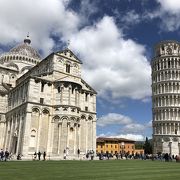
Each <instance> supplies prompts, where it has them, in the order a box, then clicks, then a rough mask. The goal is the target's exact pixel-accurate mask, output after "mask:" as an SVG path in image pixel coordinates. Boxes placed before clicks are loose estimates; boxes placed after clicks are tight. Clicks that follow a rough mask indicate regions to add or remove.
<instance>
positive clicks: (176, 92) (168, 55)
mask: <svg viewBox="0 0 180 180" xmlns="http://www.w3.org/2000/svg"><path fill="white" fill-rule="evenodd" d="M151 66H152V113H153V153H154V154H156V153H168V154H170V155H178V154H180V43H179V42H177V41H171V40H170V41H163V42H160V43H159V44H157V45H156V47H155V57H154V58H153V59H152V64H151Z"/></svg>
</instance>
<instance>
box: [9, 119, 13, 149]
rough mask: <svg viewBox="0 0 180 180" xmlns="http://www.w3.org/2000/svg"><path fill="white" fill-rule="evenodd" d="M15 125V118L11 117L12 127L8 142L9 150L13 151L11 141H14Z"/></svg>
mask: <svg viewBox="0 0 180 180" xmlns="http://www.w3.org/2000/svg"><path fill="white" fill-rule="evenodd" d="M13 126H14V121H13V118H12V119H11V128H10V134H9V142H8V150H9V151H11V150H12V149H11V144H12V143H11V141H12V136H13Z"/></svg>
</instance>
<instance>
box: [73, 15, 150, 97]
mask: <svg viewBox="0 0 180 180" xmlns="http://www.w3.org/2000/svg"><path fill="white" fill-rule="evenodd" d="M70 40H71V46H70V48H72V49H73V50H74V51H75V52H76V53H78V54H79V55H80V56H81V58H82V60H83V62H84V68H83V69H84V72H83V76H84V77H85V79H86V80H87V81H88V82H89V83H90V84H91V85H92V86H93V87H94V88H95V89H96V90H97V91H98V93H99V96H101V97H103V98H110V99H111V98H112V99H117V98H120V97H129V98H132V99H144V98H146V97H147V96H149V95H150V94H151V89H150V84H151V77H150V74H151V68H150V65H149V62H148V61H147V59H146V57H145V55H144V53H145V47H144V46H142V45H140V44H138V43H136V42H135V41H133V40H131V39H125V38H124V37H123V33H122V32H121V31H120V30H119V29H118V28H117V26H116V24H115V22H114V19H113V18H112V17H108V16H105V17H104V18H103V19H101V20H100V21H99V22H97V23H95V24H94V25H93V26H90V27H85V28H83V29H82V30H81V31H79V32H77V33H76V34H73V35H72V36H71V37H70Z"/></svg>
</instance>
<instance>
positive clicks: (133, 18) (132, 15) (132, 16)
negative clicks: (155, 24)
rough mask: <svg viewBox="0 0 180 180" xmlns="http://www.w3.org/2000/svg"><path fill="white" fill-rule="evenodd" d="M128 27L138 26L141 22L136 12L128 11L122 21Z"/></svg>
mask: <svg viewBox="0 0 180 180" xmlns="http://www.w3.org/2000/svg"><path fill="white" fill-rule="evenodd" d="M120 20H121V21H122V22H124V23H125V24H126V25H131V24H132V25H133V24H137V23H139V22H140V21H141V17H140V15H139V14H137V13H136V12H135V11H134V10H131V11H128V12H127V13H126V14H125V16H123V17H121V19H120Z"/></svg>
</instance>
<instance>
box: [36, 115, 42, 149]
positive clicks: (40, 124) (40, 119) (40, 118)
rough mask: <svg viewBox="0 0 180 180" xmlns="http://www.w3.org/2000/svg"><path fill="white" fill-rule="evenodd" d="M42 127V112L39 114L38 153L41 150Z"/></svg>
mask: <svg viewBox="0 0 180 180" xmlns="http://www.w3.org/2000/svg"><path fill="white" fill-rule="evenodd" d="M41 126H42V112H39V127H38V133H37V150H36V151H37V152H38V151H39V150H40V149H39V146H40V136H41Z"/></svg>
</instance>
